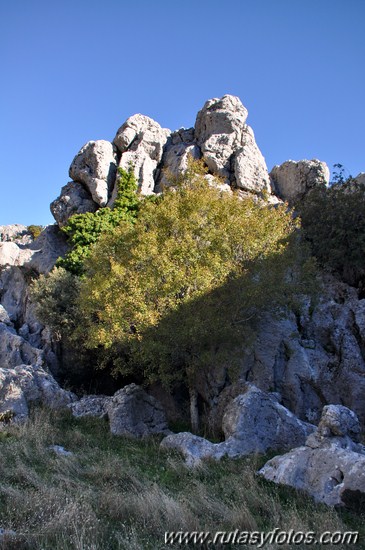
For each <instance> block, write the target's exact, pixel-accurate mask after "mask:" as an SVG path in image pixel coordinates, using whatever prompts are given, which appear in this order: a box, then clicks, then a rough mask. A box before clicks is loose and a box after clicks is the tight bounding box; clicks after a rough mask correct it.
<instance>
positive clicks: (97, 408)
mask: <svg viewBox="0 0 365 550" xmlns="http://www.w3.org/2000/svg"><path fill="white" fill-rule="evenodd" d="M110 401H111V397H108V396H105V395H85V396H84V397H82V398H81V399H79V401H76V402H74V403H70V405H69V408H70V410H71V412H72V415H73V416H75V417H76V418H81V417H83V416H94V417H96V418H105V417H107V416H108V407H109V405H110Z"/></svg>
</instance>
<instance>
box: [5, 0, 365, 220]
mask: <svg viewBox="0 0 365 550" xmlns="http://www.w3.org/2000/svg"><path fill="white" fill-rule="evenodd" d="M364 28H365V1H364V0H226V1H225V2H224V3H223V2H221V1H217V0H209V1H208V0H195V1H192V0H183V1H179V2H178V1H174V0H154V1H152V0H129V1H125V0H103V1H102V2H101V1H100V0H97V1H95V0H73V1H71V0H60V1H58V2H54V1H52V0H47V1H46V0H0V64H1V72H0V78H1V88H0V89H1V97H0V224H9V223H24V224H31V223H36V224H43V225H45V224H48V223H53V218H52V216H51V214H50V212H49V203H50V202H51V201H52V200H53V199H54V198H56V197H57V196H58V195H59V191H60V189H61V187H62V186H63V185H65V184H66V183H67V182H68V181H69V178H68V168H69V165H70V163H71V161H72V159H73V157H74V156H75V154H76V153H77V152H78V151H79V149H80V148H81V146H82V145H84V143H86V142H87V141H89V140H96V139H108V140H112V139H113V137H114V135H115V132H116V130H117V129H118V128H119V126H120V125H121V124H122V123H123V122H124V121H125V120H126V119H127V118H128V117H129V116H131V115H133V114H135V113H142V114H145V115H148V116H150V117H152V118H154V119H155V120H157V121H158V122H159V123H160V124H161V125H162V126H164V127H167V128H170V129H172V130H175V129H177V128H179V127H181V126H185V127H189V126H192V125H193V124H194V122H195V116H196V113H197V111H198V110H199V109H200V108H201V107H202V106H203V104H204V102H205V101H206V100H207V99H210V98H212V97H221V96H222V95H224V94H226V93H229V94H234V95H237V96H239V97H240V98H241V100H242V102H243V104H244V105H245V106H246V107H247V108H248V111H249V118H248V123H249V124H250V125H251V126H252V127H253V129H254V132H255V135H256V140H257V143H258V145H259V147H260V149H261V151H262V153H263V155H264V156H265V158H266V161H267V164H268V168H269V170H270V169H271V168H272V166H273V165H274V164H280V163H282V162H284V161H285V160H287V159H293V160H300V159H304V158H307V159H311V158H319V159H321V160H325V161H326V162H327V163H328V165H329V166H330V167H332V165H333V164H334V163H338V162H339V163H342V164H343V165H344V166H345V167H346V168H347V170H348V172H349V173H351V174H352V175H357V174H358V173H359V172H360V171H365V108H364V103H365V38H364Z"/></svg>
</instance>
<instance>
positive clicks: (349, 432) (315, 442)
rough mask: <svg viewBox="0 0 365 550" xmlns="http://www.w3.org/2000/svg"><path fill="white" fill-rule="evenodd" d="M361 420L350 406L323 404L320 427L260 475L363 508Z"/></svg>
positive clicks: (364, 461)
mask: <svg viewBox="0 0 365 550" xmlns="http://www.w3.org/2000/svg"><path fill="white" fill-rule="evenodd" d="M359 433H360V424H359V420H358V418H357V416H356V415H355V413H354V412H353V411H351V410H350V409H348V408H346V407H343V406H341V405H329V406H326V407H324V409H323V414H322V418H321V421H320V423H319V425H318V429H317V430H316V431H315V432H314V433H313V434H311V435H310V436H309V437H308V438H307V440H306V443H305V445H304V446H301V447H298V448H297V449H294V450H292V451H290V452H289V453H287V454H285V455H283V456H276V457H275V458H273V459H272V460H269V462H267V463H266V464H265V466H264V467H263V468H261V470H260V471H259V475H261V476H263V477H264V478H265V479H267V480H269V481H273V482H275V483H278V484H282V485H289V486H291V487H294V488H295V489H298V490H301V491H304V492H306V493H308V494H309V495H310V496H312V497H313V498H314V499H315V500H316V501H317V502H323V503H324V504H327V505H329V506H348V507H352V508H355V509H356V508H357V507H358V505H360V506H362V511H363V509H364V504H363V503H364V502H365V447H364V446H363V445H361V444H359V443H358V442H357V441H358V438H359Z"/></svg>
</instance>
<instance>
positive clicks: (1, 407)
mask: <svg viewBox="0 0 365 550" xmlns="http://www.w3.org/2000/svg"><path fill="white" fill-rule="evenodd" d="M75 399H76V396H75V395H74V394H73V393H71V392H68V391H65V390H63V389H62V388H61V387H60V386H59V385H58V383H57V382H56V380H55V379H54V378H53V376H52V375H51V374H50V373H48V372H47V371H46V370H44V369H43V368H42V367H41V366H39V365H18V366H16V367H14V368H0V413H4V412H6V413H8V414H9V417H10V418H12V419H14V420H15V421H20V420H24V419H25V418H26V417H27V416H28V413H29V404H30V403H38V404H41V405H44V406H47V407H49V408H52V409H59V408H64V407H66V406H67V405H68V404H69V403H70V402H72V401H74V400H75Z"/></svg>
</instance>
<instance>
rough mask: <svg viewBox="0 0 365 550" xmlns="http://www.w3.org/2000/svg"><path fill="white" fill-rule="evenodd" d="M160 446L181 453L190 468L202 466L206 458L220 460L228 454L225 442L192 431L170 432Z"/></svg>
mask: <svg viewBox="0 0 365 550" xmlns="http://www.w3.org/2000/svg"><path fill="white" fill-rule="evenodd" d="M160 447H161V448H162V449H166V450H174V451H178V452H179V453H181V454H182V455H183V457H184V458H185V464H186V466H188V467H189V468H195V467H198V466H200V465H201V464H202V461H203V460H206V459H211V460H220V459H221V458H222V457H223V456H225V455H226V454H227V452H226V451H227V449H226V445H225V444H224V443H212V442H211V441H208V440H207V439H204V437H199V436H198V435H194V434H192V433H190V432H180V433H177V434H170V435H168V436H166V437H165V438H164V439H163V440H162V441H161V444H160Z"/></svg>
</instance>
